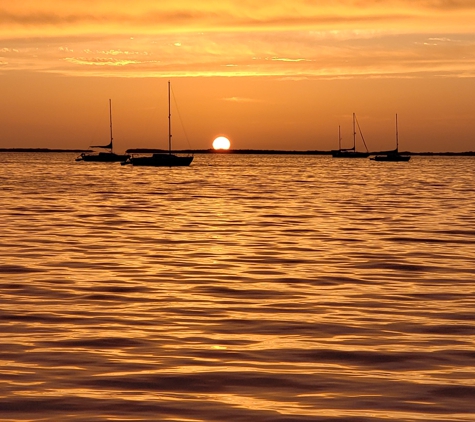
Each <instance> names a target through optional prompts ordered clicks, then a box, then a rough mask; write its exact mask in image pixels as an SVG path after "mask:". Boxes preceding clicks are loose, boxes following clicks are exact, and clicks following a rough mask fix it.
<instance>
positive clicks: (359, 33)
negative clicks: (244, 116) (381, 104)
mask: <svg viewBox="0 0 475 422" xmlns="http://www.w3.org/2000/svg"><path fill="white" fill-rule="evenodd" d="M472 3H473V2H472V1H462V0H458V1H457V0H452V1H443V0H415V1H408V0H388V1H384V2H382V1H381V0H366V1H363V0H339V1H329V0H326V1H319V2H313V1H309V0H296V1H294V2H292V3H289V2H288V1H283V0H275V1H263V2H259V3H256V2H255V1H250V0H242V1H240V2H237V1H232V0H220V1H219V2H214V1H210V2H201V3H198V2H191V1H187V0H175V1H174V2H173V3H164V2H156V1H152V0H134V1H131V0H123V1H122V2H120V3H119V4H118V3H117V2H116V1H114V2H113V1H111V0H96V1H91V0H81V1H79V0H70V1H68V2H63V1H59V0H42V2H38V3H37V4H36V5H35V6H31V7H30V8H29V9H26V8H24V7H22V6H21V4H20V2H9V3H7V4H4V5H2V6H1V7H0V60H1V61H2V72H5V71H8V70H18V69H25V70H35V71H46V72H58V73H61V74H69V75H82V76H88V75H94V76H124V77H134V76H136V77H147V76H160V75H163V76H170V75H181V76H255V75H261V76H276V77H282V78H307V77H330V78H335V77H340V78H348V77H361V76H365V77H391V76H394V77H414V76H417V75H424V74H428V73H429V74H434V73H435V74H442V75H467V73H468V74H471V73H473V71H472V70H471V67H472V68H473V67H475V66H474V54H475V53H474V46H475V37H474V30H473V28H472V26H473V21H475V5H472ZM455 40H457V41H456V42H455ZM461 58H463V59H461Z"/></svg>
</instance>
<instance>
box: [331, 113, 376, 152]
mask: <svg viewBox="0 0 475 422" xmlns="http://www.w3.org/2000/svg"><path fill="white" fill-rule="evenodd" d="M357 125H358V129H359V132H360V135H361V139H362V140H363V144H364V146H365V148H366V152H362V151H356V126H357ZM331 153H332V156H333V158H367V157H369V156H370V153H369V151H368V147H367V146H366V142H365V140H364V137H363V133H362V132H361V128H360V125H359V123H358V120H357V119H356V114H355V113H353V147H352V148H342V147H341V134H340V126H338V149H334V150H332V151H331Z"/></svg>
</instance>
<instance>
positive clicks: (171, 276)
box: [0, 153, 475, 422]
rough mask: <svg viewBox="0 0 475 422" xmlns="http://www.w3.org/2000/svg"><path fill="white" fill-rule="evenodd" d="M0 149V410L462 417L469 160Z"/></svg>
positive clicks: (472, 258) (465, 402) (472, 305)
mask: <svg viewBox="0 0 475 422" xmlns="http://www.w3.org/2000/svg"><path fill="white" fill-rule="evenodd" d="M74 157H75V156H74V155H71V154H52V153H51V154H30V153H28V154H26V153H23V154H10V153H3V154H1V155H0V159H1V161H2V166H1V167H0V189H1V197H0V293H1V296H0V297H1V304H0V340H1V343H0V344H1V348H0V421H277V422H283V421H285V422H289V421H333V422H336V421H352V422H362V421H372V422H373V421H374V422H379V421H385V422H387V421H473V420H475V405H474V404H473V402H474V401H473V398H474V397H475V381H474V380H475V369H474V368H475V352H474V350H475V327H474V324H473V321H474V320H475V296H474V293H475V188H474V184H473V181H474V180H475V159H473V158H468V157H434V158H428V157H413V158H412V160H411V161H410V162H409V163H376V162H373V161H370V160H367V159H363V160H344V159H341V160H337V159H332V158H330V157H319V156H276V155H269V156H261V155H256V156H252V155H246V156H240V155H197V156H196V157H195V160H194V162H193V164H192V166H191V167H189V168H178V169H166V168H165V169H162V168H143V167H142V168H134V167H130V166H126V167H124V166H120V165H119V164H117V163H115V164H114V163H113V164H100V163H76V162H75V161H74Z"/></svg>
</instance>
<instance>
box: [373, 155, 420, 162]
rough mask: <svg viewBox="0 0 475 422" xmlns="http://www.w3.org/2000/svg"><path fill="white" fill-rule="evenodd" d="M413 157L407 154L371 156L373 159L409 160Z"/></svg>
mask: <svg viewBox="0 0 475 422" xmlns="http://www.w3.org/2000/svg"><path fill="white" fill-rule="evenodd" d="M410 159H411V157H410V156H406V155H377V156H376V157H373V158H371V160H373V161H391V162H396V161H409V160H410Z"/></svg>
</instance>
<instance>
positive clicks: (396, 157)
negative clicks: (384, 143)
mask: <svg viewBox="0 0 475 422" xmlns="http://www.w3.org/2000/svg"><path fill="white" fill-rule="evenodd" d="M410 159H411V157H410V156H408V155H401V154H399V133H398V125H397V114H396V149H394V150H392V151H385V152H384V153H383V154H381V155H376V156H375V157H373V158H370V160H374V161H409V160H410Z"/></svg>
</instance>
